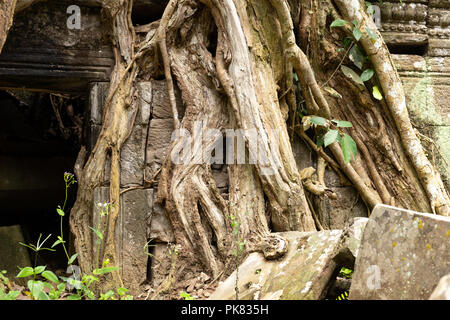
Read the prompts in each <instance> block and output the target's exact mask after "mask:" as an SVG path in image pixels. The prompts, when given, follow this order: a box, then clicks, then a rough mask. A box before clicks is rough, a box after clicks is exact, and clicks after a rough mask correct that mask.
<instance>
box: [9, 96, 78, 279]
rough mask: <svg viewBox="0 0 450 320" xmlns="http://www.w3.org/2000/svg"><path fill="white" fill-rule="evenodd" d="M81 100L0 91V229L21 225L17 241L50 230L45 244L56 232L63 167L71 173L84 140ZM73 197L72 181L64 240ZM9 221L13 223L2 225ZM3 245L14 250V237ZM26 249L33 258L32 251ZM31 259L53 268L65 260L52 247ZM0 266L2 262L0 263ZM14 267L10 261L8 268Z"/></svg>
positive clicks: (32, 239) (31, 240) (33, 240)
mask: <svg viewBox="0 0 450 320" xmlns="http://www.w3.org/2000/svg"><path fill="white" fill-rule="evenodd" d="M86 103H87V99H86V97H85V96H84V95H68V94H67V95H63V94H55V93H42V92H31V91H25V90H6V91H0V106H1V107H0V227H4V231H5V232H8V231H7V230H8V229H9V230H10V232H15V233H17V232H19V231H20V230H21V231H22V234H23V235H22V238H23V240H21V241H23V242H25V243H34V244H35V243H36V241H37V239H38V238H39V235H40V234H42V237H43V238H42V239H44V238H45V237H47V236H48V235H49V234H51V235H52V236H51V237H50V238H49V240H48V242H47V243H46V247H50V246H51V245H52V244H53V243H54V242H55V241H56V239H57V236H58V235H59V234H60V217H59V215H58V214H57V212H56V207H57V206H58V205H61V206H63V203H64V199H65V183H64V178H63V177H64V172H73V170H74V164H75V161H76V158H77V155H78V152H79V150H80V147H81V145H82V144H84V140H86V134H85V130H84V129H83V123H84V118H85V116H84V113H85V110H86V108H85V106H86ZM75 197H76V184H75V185H72V186H71V188H70V189H69V190H68V198H67V203H66V207H65V211H66V216H65V217H64V220H63V233H64V237H65V240H69V238H70V237H69V235H70V231H69V213H70V208H71V206H72V205H73V203H74V201H75ZM10 226H15V227H13V228H7V227H10ZM18 226H20V228H18ZM18 237H19V238H17V239H21V237H20V235H18ZM11 239H16V238H15V237H11ZM68 243H69V241H68ZM9 246H10V248H11V250H13V252H14V251H16V252H17V250H19V248H18V246H20V244H19V243H18V241H15V243H10V244H9ZM22 251H23V250H22ZM22 251H21V252H22ZM29 251H30V252H28V253H29V257H30V258H31V261H32V262H33V260H34V253H33V252H32V251H31V250H29ZM23 254H25V255H26V253H25V252H23ZM22 258H23V257H22ZM24 259H25V260H24V261H26V258H24ZM2 260H3V259H2ZM37 263H38V264H39V265H47V266H48V267H49V268H52V269H53V270H57V269H61V268H65V266H66V263H67V261H66V258H65V254H64V252H63V250H62V249H61V248H58V250H57V251H56V252H49V251H43V252H42V253H40V254H39V257H38V260H37ZM20 267H24V266H23V265H21V266H20ZM1 268H6V266H2V263H1V262H0V269H1ZM13 268H14V266H13ZM8 269H11V266H8ZM17 270H18V269H17V266H15V268H14V269H12V270H8V271H9V273H12V272H14V271H17Z"/></svg>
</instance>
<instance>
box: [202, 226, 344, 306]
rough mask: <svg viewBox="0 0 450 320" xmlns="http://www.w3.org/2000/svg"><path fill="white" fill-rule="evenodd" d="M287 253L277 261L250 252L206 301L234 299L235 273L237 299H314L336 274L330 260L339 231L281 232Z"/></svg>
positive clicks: (335, 251)
mask: <svg viewBox="0 0 450 320" xmlns="http://www.w3.org/2000/svg"><path fill="white" fill-rule="evenodd" d="M280 235H281V236H282V237H284V238H285V239H287V240H288V242H289V244H288V252H287V253H286V254H285V255H284V257H283V258H281V259H279V260H266V259H265V258H264V255H263V254H262V253H257V252H255V253H252V254H250V255H249V256H248V257H247V259H246V260H245V261H244V262H243V263H242V264H241V265H240V266H239V269H238V272H236V271H234V272H233V273H232V274H231V276H230V277H228V278H227V279H226V280H225V281H224V282H222V283H221V284H219V286H218V287H217V289H216V291H215V292H214V293H213V294H212V295H211V296H210V297H209V299H210V300H231V299H234V298H235V282H236V274H238V288H239V299H243V300H260V299H261V300H266V299H267V300H317V299H322V298H324V297H325V296H326V293H327V290H328V287H329V285H330V280H331V279H332V277H333V276H335V275H336V269H337V263H336V262H335V261H334V260H333V258H334V257H335V256H336V254H337V252H338V251H339V249H340V245H341V244H342V235H343V232H342V230H332V231H320V232H283V233H280Z"/></svg>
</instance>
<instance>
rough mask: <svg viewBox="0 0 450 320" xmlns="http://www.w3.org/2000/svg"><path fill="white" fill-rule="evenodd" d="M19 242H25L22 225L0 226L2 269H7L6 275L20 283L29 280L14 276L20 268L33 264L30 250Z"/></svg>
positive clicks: (0, 259) (0, 263) (0, 261)
mask: <svg viewBox="0 0 450 320" xmlns="http://www.w3.org/2000/svg"><path fill="white" fill-rule="evenodd" d="M19 242H22V243H23V242H25V240H24V238H23V235H22V230H21V228H20V226H17V225H16V226H11V227H0V271H1V270H6V271H8V273H7V274H6V276H7V277H8V278H10V279H11V280H13V281H14V282H16V283H19V284H22V285H23V284H26V281H27V280H23V279H20V278H14V277H15V276H16V275H17V274H18V273H19V271H20V270H19V268H18V267H20V268H23V267H30V266H32V264H31V261H30V257H29V255H28V250H27V249H26V248H25V247H23V246H21V245H20V244H19Z"/></svg>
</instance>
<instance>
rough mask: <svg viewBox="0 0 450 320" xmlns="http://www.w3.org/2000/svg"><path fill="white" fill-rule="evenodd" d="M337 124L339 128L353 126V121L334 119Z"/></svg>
mask: <svg viewBox="0 0 450 320" xmlns="http://www.w3.org/2000/svg"><path fill="white" fill-rule="evenodd" d="M332 121H333V122H334V123H335V124H336V127H338V128H351V127H353V125H352V123H351V122H349V121H343V120H332Z"/></svg>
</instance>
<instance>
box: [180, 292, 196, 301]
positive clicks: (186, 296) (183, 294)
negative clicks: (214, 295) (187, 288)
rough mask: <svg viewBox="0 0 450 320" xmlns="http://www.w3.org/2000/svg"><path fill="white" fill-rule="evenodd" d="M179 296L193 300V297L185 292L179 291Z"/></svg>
mask: <svg viewBox="0 0 450 320" xmlns="http://www.w3.org/2000/svg"><path fill="white" fill-rule="evenodd" d="M180 297H182V298H184V300H194V298H193V297H191V295H190V294H189V293H187V292H184V291H181V292H180Z"/></svg>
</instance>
